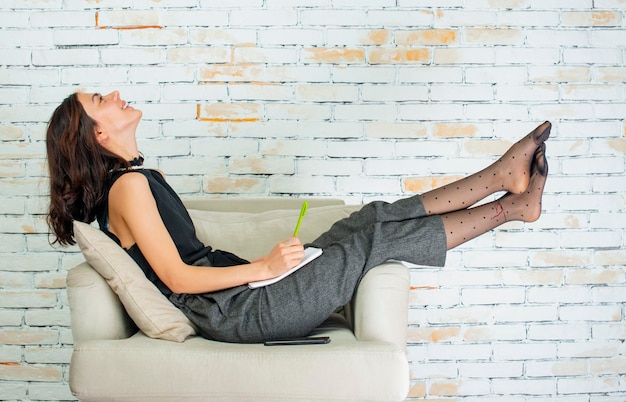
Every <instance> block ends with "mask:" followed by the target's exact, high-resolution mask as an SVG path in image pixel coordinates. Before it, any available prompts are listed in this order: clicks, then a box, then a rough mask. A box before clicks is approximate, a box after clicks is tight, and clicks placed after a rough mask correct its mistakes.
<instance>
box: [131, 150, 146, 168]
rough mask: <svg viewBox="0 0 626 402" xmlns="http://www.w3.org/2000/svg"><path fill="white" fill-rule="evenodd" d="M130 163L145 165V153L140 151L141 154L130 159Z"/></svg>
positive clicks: (132, 164)
mask: <svg viewBox="0 0 626 402" xmlns="http://www.w3.org/2000/svg"><path fill="white" fill-rule="evenodd" d="M128 163H130V166H141V165H143V155H141V153H140V154H139V156H137V157H135V158H134V159H132V160H130V161H128Z"/></svg>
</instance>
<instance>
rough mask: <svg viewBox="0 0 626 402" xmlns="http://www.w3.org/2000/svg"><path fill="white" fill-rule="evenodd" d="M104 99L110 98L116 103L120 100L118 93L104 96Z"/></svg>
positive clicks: (114, 92)
mask: <svg viewBox="0 0 626 402" xmlns="http://www.w3.org/2000/svg"><path fill="white" fill-rule="evenodd" d="M106 98H111V99H113V101H118V100H119V99H120V91H113V92H111V93H110V94H108V95H107V96H106Z"/></svg>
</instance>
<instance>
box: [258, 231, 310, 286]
mask: <svg viewBox="0 0 626 402" xmlns="http://www.w3.org/2000/svg"><path fill="white" fill-rule="evenodd" d="M302 258H304V246H303V245H302V243H301V242H300V239H298V238H297V237H290V238H289V239H287V240H284V241H282V242H280V243H278V244H277V245H276V246H274V248H273V249H272V250H271V251H270V253H269V254H268V255H267V256H266V257H265V258H263V259H262V260H261V261H262V263H263V264H265V266H266V269H267V272H268V275H269V276H268V279H269V278H275V277H277V276H279V275H282V274H284V273H285V272H287V271H289V270H290V269H291V268H293V267H295V266H296V265H298V264H299V263H300V261H302Z"/></svg>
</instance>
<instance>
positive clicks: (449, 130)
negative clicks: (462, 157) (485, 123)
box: [433, 123, 478, 138]
mask: <svg viewBox="0 0 626 402" xmlns="http://www.w3.org/2000/svg"><path fill="white" fill-rule="evenodd" d="M477 132H478V128H477V127H476V126H475V125H473V124H464V123H456V124H435V125H434V126H433V135H434V136H435V137H438V138H458V137H473V136H475V135H476V133H477Z"/></svg>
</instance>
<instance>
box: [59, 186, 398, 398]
mask: <svg viewBox="0 0 626 402" xmlns="http://www.w3.org/2000/svg"><path fill="white" fill-rule="evenodd" d="M300 203H301V201H300V200H294V199H279V200H273V199H260V200H238V199H236V200H228V201H219V200H190V201H188V202H187V206H188V208H190V212H191V215H192V217H193V218H194V222H195V223H196V227H197V231H198V236H199V237H200V239H201V240H203V241H207V242H208V244H211V245H214V246H215V247H218V248H219V247H222V245H220V244H215V241H217V242H218V243H220V242H221V243H223V244H228V245H230V246H231V247H230V248H229V249H228V250H229V251H232V252H235V253H236V254H239V255H241V256H242V257H244V258H248V257H250V253H256V250H249V249H247V248H246V249H241V248H239V247H240V246H238V245H237V242H236V241H235V240H234V238H232V237H229V233H231V234H234V233H237V229H238V227H237V223H236V222H235V223H230V224H229V227H225V228H224V230H221V231H220V234H219V237H220V239H219V240H216V239H207V238H206V234H207V233H211V232H215V230H214V228H215V226H214V225H222V224H223V222H224V221H228V222H232V220H231V219H223V218H224V216H226V218H228V217H229V216H230V215H224V214H237V216H238V217H239V218H240V219H236V220H235V221H237V222H239V223H238V224H239V226H240V227H239V229H241V226H242V225H245V226H246V227H248V228H249V227H250V225H261V226H263V225H272V226H273V227H280V226H281V225H285V227H289V228H290V230H292V229H293V224H294V222H295V220H294V218H293V217H294V216H297V215H298V212H299V209H300ZM340 204H341V202H340V201H336V200H334V201H328V200H324V201H315V200H313V201H310V208H309V212H308V214H307V220H306V221H305V224H303V228H302V230H301V237H302V238H303V241H307V240H312V238H313V237H315V236H317V234H319V233H321V232H322V231H323V230H325V229H326V228H327V227H328V225H329V222H332V221H334V220H336V219H338V218H339V217H341V216H346V215H347V214H349V213H350V212H351V211H353V210H354V209H355V208H357V207H346V206H343V205H340ZM207 211H212V212H207ZM229 211H230V212H229ZM245 211H251V212H245ZM207 214H208V216H209V218H207ZM199 217H201V218H202V219H200V218H199ZM214 218H215V219H214ZM207 219H208V220H209V221H211V222H210V224H207ZM277 225H278V226H277ZM220 227H222V226H220ZM305 228H306V230H305ZM264 229H267V227H265V228H264ZM203 237H204V238H203ZM264 237H265V238H264V239H263V243H262V244H256V245H255V247H260V248H266V249H265V251H267V250H268V249H269V248H267V247H268V245H269V247H270V248H271V246H273V244H275V241H276V240H278V239H282V238H284V237H285V236H284V233H282V234H281V233H277V234H276V235H275V236H274V235H267V233H266V236H264ZM211 242H213V243H211ZM242 244H243V243H242ZM248 244H250V243H248ZM253 255H254V254H253ZM67 291H68V296H69V302H70V308H71V316H72V333H73V336H74V351H73V354H72V361H71V365H70V387H71V390H72V393H73V394H74V395H75V396H76V397H77V398H79V399H80V400H84V401H100V400H121V401H124V400H127V401H191V400H198V401H259V400H267V401H280V400H283V401H308V400H311V401H314V400H315V401H319V400H335V401H402V400H404V398H405V397H406V395H407V393H408V388H409V373H408V364H407V360H406V356H405V341H406V328H407V303H408V292H409V274H408V270H407V268H406V267H404V266H403V265H401V264H399V263H387V264H383V265H381V266H378V267H376V268H374V269H372V270H371V271H370V272H368V274H367V275H366V276H365V277H364V279H363V280H362V281H361V283H360V285H359V288H358V291H357V293H356V294H355V297H354V298H353V300H352V302H351V303H350V304H349V305H348V306H345V308H344V309H343V310H342V311H341V312H338V313H335V314H333V315H332V316H331V317H329V319H328V320H327V321H326V322H325V323H324V324H323V325H322V326H320V327H319V328H318V329H317V330H316V332H315V333H316V335H325V336H329V337H330V338H331V342H330V343H329V344H325V345H306V346H277V347H267V346H263V345H262V344H229V343H221V342H214V341H210V340H207V339H204V338H201V337H198V336H192V337H189V338H187V339H186V340H185V341H184V342H172V341H168V340H162V339H153V338H150V337H148V336H146V335H145V334H144V333H142V332H141V331H138V329H137V327H136V326H135V324H134V323H133V321H132V320H131V319H130V318H129V316H128V314H127V313H126V310H125V308H124V306H123V305H122V304H121V302H120V299H119V298H118V296H117V295H116V294H115V293H114V292H113V291H112V289H111V287H110V286H109V285H108V284H107V282H106V281H105V280H104V279H103V277H102V276H100V275H99V274H98V273H97V272H96V271H95V270H94V269H93V268H92V267H91V266H90V265H89V264H88V263H86V262H84V263H82V264H80V265H78V266H77V267H75V268H73V269H71V270H70V271H69V273H68V277H67Z"/></svg>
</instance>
